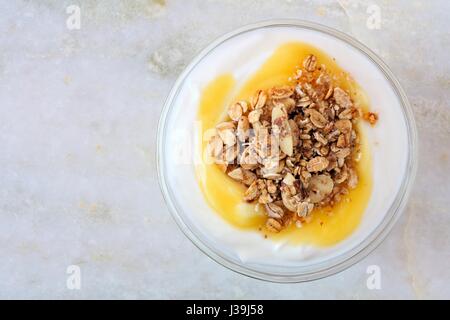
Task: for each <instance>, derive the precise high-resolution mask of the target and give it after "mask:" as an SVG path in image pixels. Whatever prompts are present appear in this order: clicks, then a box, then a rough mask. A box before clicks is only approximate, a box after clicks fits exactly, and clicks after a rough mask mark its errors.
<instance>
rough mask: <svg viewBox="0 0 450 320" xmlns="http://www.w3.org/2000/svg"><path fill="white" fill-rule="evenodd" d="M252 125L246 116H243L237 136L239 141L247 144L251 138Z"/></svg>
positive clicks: (239, 122)
mask: <svg viewBox="0 0 450 320" xmlns="http://www.w3.org/2000/svg"><path fill="white" fill-rule="evenodd" d="M249 131H250V123H249V121H248V118H247V117H246V116H242V117H241V118H240V119H239V121H238V125H237V129H236V135H237V138H238V139H239V141H241V142H245V141H246V140H247V139H248V138H249V136H250V132H249Z"/></svg>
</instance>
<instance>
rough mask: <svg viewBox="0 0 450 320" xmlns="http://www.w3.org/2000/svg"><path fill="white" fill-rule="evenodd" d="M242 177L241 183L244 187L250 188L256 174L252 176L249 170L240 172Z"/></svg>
mask: <svg viewBox="0 0 450 320" xmlns="http://www.w3.org/2000/svg"><path fill="white" fill-rule="evenodd" d="M242 175H243V180H242V182H243V183H244V184H245V185H246V186H250V185H251V184H252V183H253V181H255V180H256V174H254V173H253V172H251V171H250V170H245V169H243V170H242Z"/></svg>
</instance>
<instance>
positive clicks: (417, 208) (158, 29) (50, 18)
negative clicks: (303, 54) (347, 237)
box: [0, 0, 450, 299]
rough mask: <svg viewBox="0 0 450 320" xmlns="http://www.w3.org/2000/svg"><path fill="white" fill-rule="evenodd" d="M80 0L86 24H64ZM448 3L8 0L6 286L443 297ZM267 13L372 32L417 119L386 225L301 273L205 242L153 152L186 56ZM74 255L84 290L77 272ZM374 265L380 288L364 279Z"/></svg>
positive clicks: (4, 58)
mask: <svg viewBox="0 0 450 320" xmlns="http://www.w3.org/2000/svg"><path fill="white" fill-rule="evenodd" d="M70 5H78V6H79V7H80V10H81V11H80V17H81V25H80V29H79V30H76V29H75V30H71V29H69V28H67V24H66V22H67V19H68V17H69V14H68V13H67V12H66V9H67V7H68V6H70ZM371 5H376V6H377V8H379V9H380V11H379V13H380V17H381V20H380V25H379V29H377V28H375V29H374V28H373V27H374V25H373V21H368V18H369V16H370V15H371V12H373V11H371V10H373V7H372V9H370V8H369V7H370V6H371ZM449 11H450V2H449V1H446V0H442V1H437V0H436V1H425V0H415V1H406V0H404V1H382V0H377V1H375V0H373V1H350V0H342V1H300V0H298V1H296V0H290V1H275V0H274V1H257V0H241V1H232V0H223V1H219V0H209V1H208V0H206V1H192V0H188V1H181V0H166V1H164V0H154V1H151V0H146V1H144V0H141V1H125V0H124V1H119V0H103V1H96V0H84V1H83V0H70V1H65V0H64V1H59V0H35V1H20V0H17V1H1V2H0V30H1V32H0V183H1V188H0V253H1V263H0V298H58V299H70V298H73V299H82V298H88V299H93V298H124V299H133V298H164V299H166V298H167V299H173V298H199V299H201V298H210V299H222V298H228V299H278V298H284V299H308V298H325V299H335V298H336V299H342V298H350V299H362V298H368V299H378V298H394V299H400V298H413V299H414V298H420V299H428V298H438V299H443V298H446V299H449V298H450V289H449V286H450V238H449V232H450V178H449V176H450V105H449V92H450V76H449V75H450V62H449V59H448V58H449V57H448V52H449V51H450V35H449V30H450V20H449V19H448V12H449ZM272 18H296V19H305V20H310V21H314V22H318V23H322V24H325V25H328V26H330V27H334V28H336V29H339V30H341V31H343V32H345V33H348V34H349V35H352V36H353V37H355V38H356V39H358V40H360V41H361V42H363V43H365V44H366V45H367V46H369V47H370V48H371V49H372V50H373V51H375V52H376V53H377V54H378V55H379V56H380V57H381V58H382V59H383V60H384V61H385V62H386V63H387V64H388V65H389V66H390V68H391V69H392V70H393V72H394V73H395V74H396V76H397V77H398V79H399V80H400V82H401V83H402V85H403V87H404V89H405V91H406V93H407V95H408V97H409V99H410V102H411V104H412V106H413V109H414V112H415V117H416V121H417V125H418V130H419V148H420V150H419V169H418V174H417V178H416V181H415V186H414V190H413V192H412V195H411V198H410V201H409V205H408V207H407V209H406V210H405V212H404V214H403V215H402V217H401V219H400V220H399V221H398V223H397V224H396V226H395V227H394V229H393V231H392V232H391V234H390V235H389V236H388V237H387V239H386V240H385V241H384V242H383V243H382V245H380V246H379V247H378V248H377V249H376V250H375V251H374V252H373V253H371V254H370V255H369V256H368V257H367V258H365V259H364V260H362V261H361V262H360V263H358V264H356V265H355V266H353V267H351V268H350V269H347V270H346V271H344V272H342V273H339V274H337V275H334V276H331V277H328V278H325V279H321V280H318V281H314V282H309V283H301V284H274V283H267V282H263V281H259V280H254V279H250V278H247V277H244V276H242V275H239V274H236V273H234V272H231V271H229V270H227V269H225V268H224V267H222V266H220V265H219V264H217V263H215V262H213V261H212V260H210V259H209V258H208V257H206V256H205V255H204V254H202V253H201V252H200V251H199V250H198V249H197V248H196V247H195V246H194V245H193V244H191V242H190V241H189V240H188V239H187V238H186V237H185V236H184V235H183V234H182V232H181V231H180V230H179V229H178V227H177V226H176V224H175V222H174V221H173V219H172V218H171V216H170V214H169V212H168V210H167V208H166V205H165V203H164V201H163V198H162V195H161V192H160V189H159V186H158V182H157V173H156V164H155V146H156V144H155V141H156V139H155V137H156V127H157V122H158V118H159V114H160V111H161V109H162V106H163V102H164V99H165V97H166V95H167V94H168V92H169V90H170V88H171V86H172V85H173V83H174V81H175V79H176V77H177V76H178V74H179V73H180V72H181V70H182V69H183V68H184V67H185V66H186V65H187V63H188V62H189V61H190V60H191V59H192V58H193V56H194V55H195V54H196V53H197V52H198V51H199V50H201V49H202V48H203V47H205V46H206V45H207V44H208V43H209V42H211V41H212V40H214V39H215V38H216V37H218V36H220V35H222V34H223V33H225V32H228V31H231V30H233V29H235V28H237V27H239V26H241V25H244V24H248V23H252V22H256V21H260V20H266V19H272ZM169 235H170V236H169ZM70 265H77V266H79V267H80V270H81V275H82V277H81V280H82V281H81V288H80V290H70V289H68V287H67V279H68V274H67V267H68V266H70ZM369 265H378V266H379V267H380V268H381V271H382V273H381V274H382V278H381V279H382V282H381V289H380V290H369V289H368V287H367V286H366V280H367V277H368V274H367V273H366V269H367V267H368V266H369ZM69 287H70V286H69Z"/></svg>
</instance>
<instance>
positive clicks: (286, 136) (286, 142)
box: [272, 107, 294, 156]
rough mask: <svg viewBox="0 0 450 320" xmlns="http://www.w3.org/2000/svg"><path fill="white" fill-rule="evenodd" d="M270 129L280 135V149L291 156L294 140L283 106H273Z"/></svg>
mask: <svg viewBox="0 0 450 320" xmlns="http://www.w3.org/2000/svg"><path fill="white" fill-rule="evenodd" d="M272 129H273V130H274V131H275V132H276V133H279V135H280V149H281V151H283V152H284V153H285V154H287V155H288V156H291V155H292V152H293V149H294V141H293V138H292V133H291V127H290V125H289V121H288V116H287V113H286V111H285V110H284V109H283V108H279V107H274V108H273V109H272Z"/></svg>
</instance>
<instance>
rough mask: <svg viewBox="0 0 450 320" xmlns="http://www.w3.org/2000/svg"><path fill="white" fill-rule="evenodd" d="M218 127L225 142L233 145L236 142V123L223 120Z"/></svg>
mask: <svg viewBox="0 0 450 320" xmlns="http://www.w3.org/2000/svg"><path fill="white" fill-rule="evenodd" d="M216 129H217V133H218V134H219V136H220V138H221V139H222V141H223V143H224V144H226V145H227V146H232V145H234V144H235V143H236V136H235V134H234V124H233V123H232V122H222V123H220V124H218V125H217V126H216Z"/></svg>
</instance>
